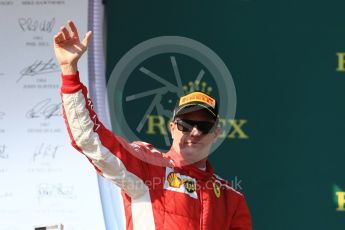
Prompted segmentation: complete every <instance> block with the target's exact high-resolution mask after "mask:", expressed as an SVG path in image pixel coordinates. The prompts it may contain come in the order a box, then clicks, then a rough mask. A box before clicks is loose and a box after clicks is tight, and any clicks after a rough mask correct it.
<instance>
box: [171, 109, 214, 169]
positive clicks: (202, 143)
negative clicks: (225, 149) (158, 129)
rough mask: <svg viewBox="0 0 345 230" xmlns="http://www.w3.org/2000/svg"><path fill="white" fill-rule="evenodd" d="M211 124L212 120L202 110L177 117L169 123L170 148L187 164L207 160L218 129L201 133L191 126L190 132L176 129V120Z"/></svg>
mask: <svg viewBox="0 0 345 230" xmlns="http://www.w3.org/2000/svg"><path fill="white" fill-rule="evenodd" d="M177 119H181V120H182V122H183V121H184V120H187V121H188V120H190V121H202V122H212V123H214V120H213V119H212V118H211V117H210V115H209V114H208V113H207V112H206V111H204V110H198V111H193V112H189V113H185V114H182V115H179V116H178V117H177V118H176V119H175V121H173V122H171V123H170V130H171V135H172V138H173V144H172V148H173V149H174V150H175V151H176V152H177V153H179V154H180V155H181V157H182V158H183V159H184V160H186V161H187V162H189V163H194V162H197V161H200V160H202V159H205V158H207V156H208V154H209V153H210V149H211V146H212V144H213V143H215V142H216V139H217V137H218V135H219V134H220V129H219V128H218V127H217V128H215V129H213V130H212V131H211V132H210V133H203V132H201V131H200V130H199V129H198V128H197V126H193V127H192V128H191V130H190V131H181V130H179V129H178V126H177V124H176V120H177Z"/></svg>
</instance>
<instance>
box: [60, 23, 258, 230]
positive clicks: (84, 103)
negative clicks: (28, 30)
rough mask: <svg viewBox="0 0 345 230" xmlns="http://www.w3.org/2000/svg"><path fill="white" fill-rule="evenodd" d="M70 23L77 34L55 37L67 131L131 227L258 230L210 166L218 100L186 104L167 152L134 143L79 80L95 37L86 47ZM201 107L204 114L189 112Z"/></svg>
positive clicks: (202, 97) (198, 96) (198, 98)
mask: <svg viewBox="0 0 345 230" xmlns="http://www.w3.org/2000/svg"><path fill="white" fill-rule="evenodd" d="M68 24H69V26H70V29H71V31H68V30H67V28H66V27H62V28H61V29H60V31H59V32H58V34H57V35H56V36H55V37H54V49H55V54H56V57H57V60H58V62H59V64H60V67H61V70H62V87H61V98H62V102H63V104H62V105H63V114H64V118H65V122H66V125H67V129H68V133H69V136H70V138H71V142H72V145H73V146H74V148H76V149H77V150H78V151H80V152H81V153H83V154H84V155H85V156H86V157H87V158H88V159H89V161H90V162H91V163H92V164H93V166H94V167H95V169H96V170H97V172H98V173H99V174H100V175H102V176H103V177H105V178H107V179H108V180H110V181H112V182H113V183H114V184H116V185H117V186H119V187H120V188H121V189H122V196H123V200H124V210H125V215H126V226H127V229H169V230H174V229H179V230H180V229H188V230H189V229H202V230H206V229H220V230H222V229H232V230H235V229H236V230H250V229H252V226H251V217H250V214H249V210H248V207H247V204H246V201H245V199H244V197H243V195H242V194H241V193H239V192H237V191H235V190H234V189H233V188H231V187H230V186H229V185H228V183H227V181H225V180H223V179H221V178H220V177H218V176H217V175H215V174H214V172H213V168H212V166H211V164H210V163H209V161H208V160H207V154H208V152H209V150H210V147H211V145H212V144H213V143H214V141H215V140H216V138H217V137H218V135H219V132H220V130H219V128H218V127H216V124H217V116H218V114H217V113H218V111H217V108H216V106H215V103H216V102H215V100H214V99H213V98H211V97H209V96H208V95H206V94H203V93H200V92H196V93H192V94H190V95H187V96H185V97H182V98H181V99H180V101H179V104H178V105H177V107H176V109H175V111H174V112H175V114H174V117H173V121H172V122H171V123H170V125H169V127H170V131H171V135H172V138H173V144H172V147H171V149H170V151H169V152H168V153H165V154H163V153H161V152H160V151H158V150H157V149H155V148H154V147H153V146H152V145H150V144H147V143H144V142H139V141H138V142H133V143H127V142H126V141H125V140H123V139H122V138H120V137H118V136H116V135H114V134H113V133H112V132H111V131H110V130H108V129H107V128H105V127H104V126H103V124H102V123H101V122H100V121H99V120H98V117H97V115H96V114H95V112H94V111H93V106H92V102H91V101H90V100H89V99H88V98H87V89H86V87H85V86H84V85H83V84H82V83H81V82H80V80H79V73H78V70H77V62H78V60H79V58H80V57H81V56H82V54H83V53H84V52H85V50H86V48H87V45H88V41H89V39H90V36H91V32H88V33H87V34H86V36H85V38H84V39H83V40H82V41H81V42H80V41H79V37H78V33H77V29H76V27H75V26H74V24H73V22H72V21H69V22H68ZM196 107H198V108H199V107H200V108H202V109H198V110H190V109H191V108H196ZM115 205H116V204H115Z"/></svg>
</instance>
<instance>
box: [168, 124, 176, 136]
mask: <svg viewBox="0 0 345 230" xmlns="http://www.w3.org/2000/svg"><path fill="white" fill-rule="evenodd" d="M174 129H175V125H174V122H173V121H171V122H170V123H169V131H170V134H171V138H172V139H174V135H172V134H173V131H174Z"/></svg>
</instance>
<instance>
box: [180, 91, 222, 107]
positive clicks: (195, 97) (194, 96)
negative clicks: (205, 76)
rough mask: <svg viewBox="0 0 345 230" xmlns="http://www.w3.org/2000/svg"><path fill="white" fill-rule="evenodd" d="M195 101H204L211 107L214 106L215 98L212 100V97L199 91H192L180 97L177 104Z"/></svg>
mask: <svg viewBox="0 0 345 230" xmlns="http://www.w3.org/2000/svg"><path fill="white" fill-rule="evenodd" d="M195 101H199V102H203V103H206V104H208V105H209V106H211V107H212V108H214V107H215V106H216V100H214V99H213V98H212V97H210V96H208V95H206V94H204V93H201V92H194V93H191V94H188V95H186V96H183V97H181V99H180V103H179V106H181V105H184V104H187V103H189V102H195Z"/></svg>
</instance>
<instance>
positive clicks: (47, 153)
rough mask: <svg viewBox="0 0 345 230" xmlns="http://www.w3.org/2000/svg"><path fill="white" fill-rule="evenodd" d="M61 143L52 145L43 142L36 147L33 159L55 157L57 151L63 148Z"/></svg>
mask: <svg viewBox="0 0 345 230" xmlns="http://www.w3.org/2000/svg"><path fill="white" fill-rule="evenodd" d="M61 147H62V146H61V145H51V144H45V143H41V144H40V145H39V146H37V147H36V150H35V152H34V154H33V161H36V160H38V159H47V158H48V159H55V156H56V154H57V151H58V150H59V148H61Z"/></svg>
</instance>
